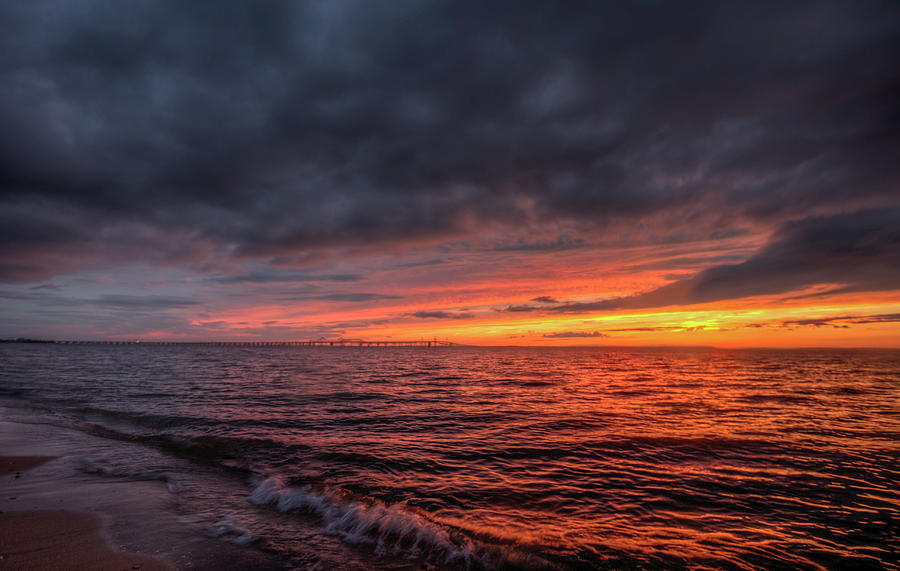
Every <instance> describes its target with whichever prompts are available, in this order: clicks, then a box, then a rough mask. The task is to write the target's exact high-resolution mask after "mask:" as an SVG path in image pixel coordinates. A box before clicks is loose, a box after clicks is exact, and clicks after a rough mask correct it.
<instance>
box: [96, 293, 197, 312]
mask: <svg viewBox="0 0 900 571" xmlns="http://www.w3.org/2000/svg"><path fill="white" fill-rule="evenodd" d="M89 303H93V304H96V305H99V306H103V307H113V308H119V309H170V308H178V307H186V306H191V305H197V304H199V303H200V302H199V301H197V300H196V299H190V298H184V297H172V296H163V295H104V296H101V297H99V298H97V299H93V300H90V301H89Z"/></svg>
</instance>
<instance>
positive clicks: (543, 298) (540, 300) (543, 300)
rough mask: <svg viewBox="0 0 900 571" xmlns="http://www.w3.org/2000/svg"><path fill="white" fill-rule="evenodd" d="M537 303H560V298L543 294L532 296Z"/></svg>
mask: <svg viewBox="0 0 900 571" xmlns="http://www.w3.org/2000/svg"><path fill="white" fill-rule="evenodd" d="M531 301H533V302H535V303H559V300H557V299H556V298H553V297H550V296H549V295H542V296H540V297H535V298H532V300H531Z"/></svg>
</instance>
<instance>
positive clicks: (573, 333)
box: [544, 331, 609, 338]
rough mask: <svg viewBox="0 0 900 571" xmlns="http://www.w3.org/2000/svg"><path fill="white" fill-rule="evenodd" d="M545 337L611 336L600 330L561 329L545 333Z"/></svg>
mask: <svg viewBox="0 0 900 571" xmlns="http://www.w3.org/2000/svg"><path fill="white" fill-rule="evenodd" d="M544 337H550V338H570V337H609V335H607V334H606V333H600V332H599V331H559V332H557V333H544Z"/></svg>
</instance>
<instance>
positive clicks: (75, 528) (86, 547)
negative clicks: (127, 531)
mask: <svg viewBox="0 0 900 571" xmlns="http://www.w3.org/2000/svg"><path fill="white" fill-rule="evenodd" d="M52 459H53V457H51V456H0V476H2V477H3V479H4V480H7V479H9V478H10V477H12V478H15V479H17V480H18V479H20V478H27V477H28V470H29V469H30V468H34V467H37V466H40V465H41V464H43V463H45V462H47V461H49V460H52ZM102 530H103V528H102V526H101V521H100V518H98V517H97V516H96V515H93V514H90V513H86V512H78V511H65V510H58V511H47V510H27V511H13V512H3V513H0V568H2V569H21V570H23V571H24V570H31V569H72V570H82V569H83V570H92V569H96V570H98V571H101V570H102V571H107V570H108V571H119V570H121V569H141V570H145V571H146V570H150V571H156V570H165V569H173V566H172V565H169V564H168V563H166V562H165V561H163V560H161V559H157V558H155V557H150V556H147V555H139V554H134V553H119V552H116V551H113V550H112V549H110V547H109V545H107V543H106V540H105V539H104V537H103V535H102Z"/></svg>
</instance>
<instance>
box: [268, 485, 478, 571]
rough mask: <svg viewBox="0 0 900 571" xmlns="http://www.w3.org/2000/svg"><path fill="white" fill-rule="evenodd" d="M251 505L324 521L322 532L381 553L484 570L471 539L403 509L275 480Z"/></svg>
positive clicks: (405, 508)
mask: <svg viewBox="0 0 900 571" xmlns="http://www.w3.org/2000/svg"><path fill="white" fill-rule="evenodd" d="M250 501H251V502H253V503H255V504H274V505H276V506H277V507H278V509H279V510H280V511H289V510H303V511H307V512H312V513H314V514H316V515H318V516H319V517H321V518H322V520H323V521H324V522H325V526H326V531H327V532H328V533H333V534H336V535H339V536H341V537H342V538H343V539H344V540H345V541H347V542H348V543H353V544H359V543H366V544H373V545H374V546H375V549H376V552H379V553H395V554H397V553H404V554H406V555H408V556H410V557H419V556H423V555H424V556H429V557H433V558H436V559H439V560H441V561H442V562H443V563H451V562H452V563H462V564H465V565H467V566H469V565H470V564H472V563H475V562H476V561H477V563H479V564H481V565H486V564H487V560H486V559H485V558H482V557H476V555H475V553H476V547H475V545H474V544H473V542H472V540H471V539H469V538H467V537H465V536H462V535H461V534H458V533H451V531H450V530H448V529H447V528H444V527H442V526H441V525H439V524H437V523H434V522H432V521H430V520H428V519H426V518H425V517H424V516H423V515H421V514H419V513H417V512H416V511H414V510H413V509H411V508H408V507H406V506H404V505H403V504H394V505H387V504H383V503H381V502H377V501H361V500H353V499H345V498H341V497H338V496H337V495H336V494H333V493H329V492H328V491H327V490H314V489H312V488H311V487H309V486H303V487H292V486H287V485H285V483H284V482H283V481H282V480H281V479H279V478H277V477H271V478H267V479H265V480H262V481H260V482H259V483H258V485H257V486H256V488H255V489H254V490H253V492H252V493H251V494H250Z"/></svg>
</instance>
